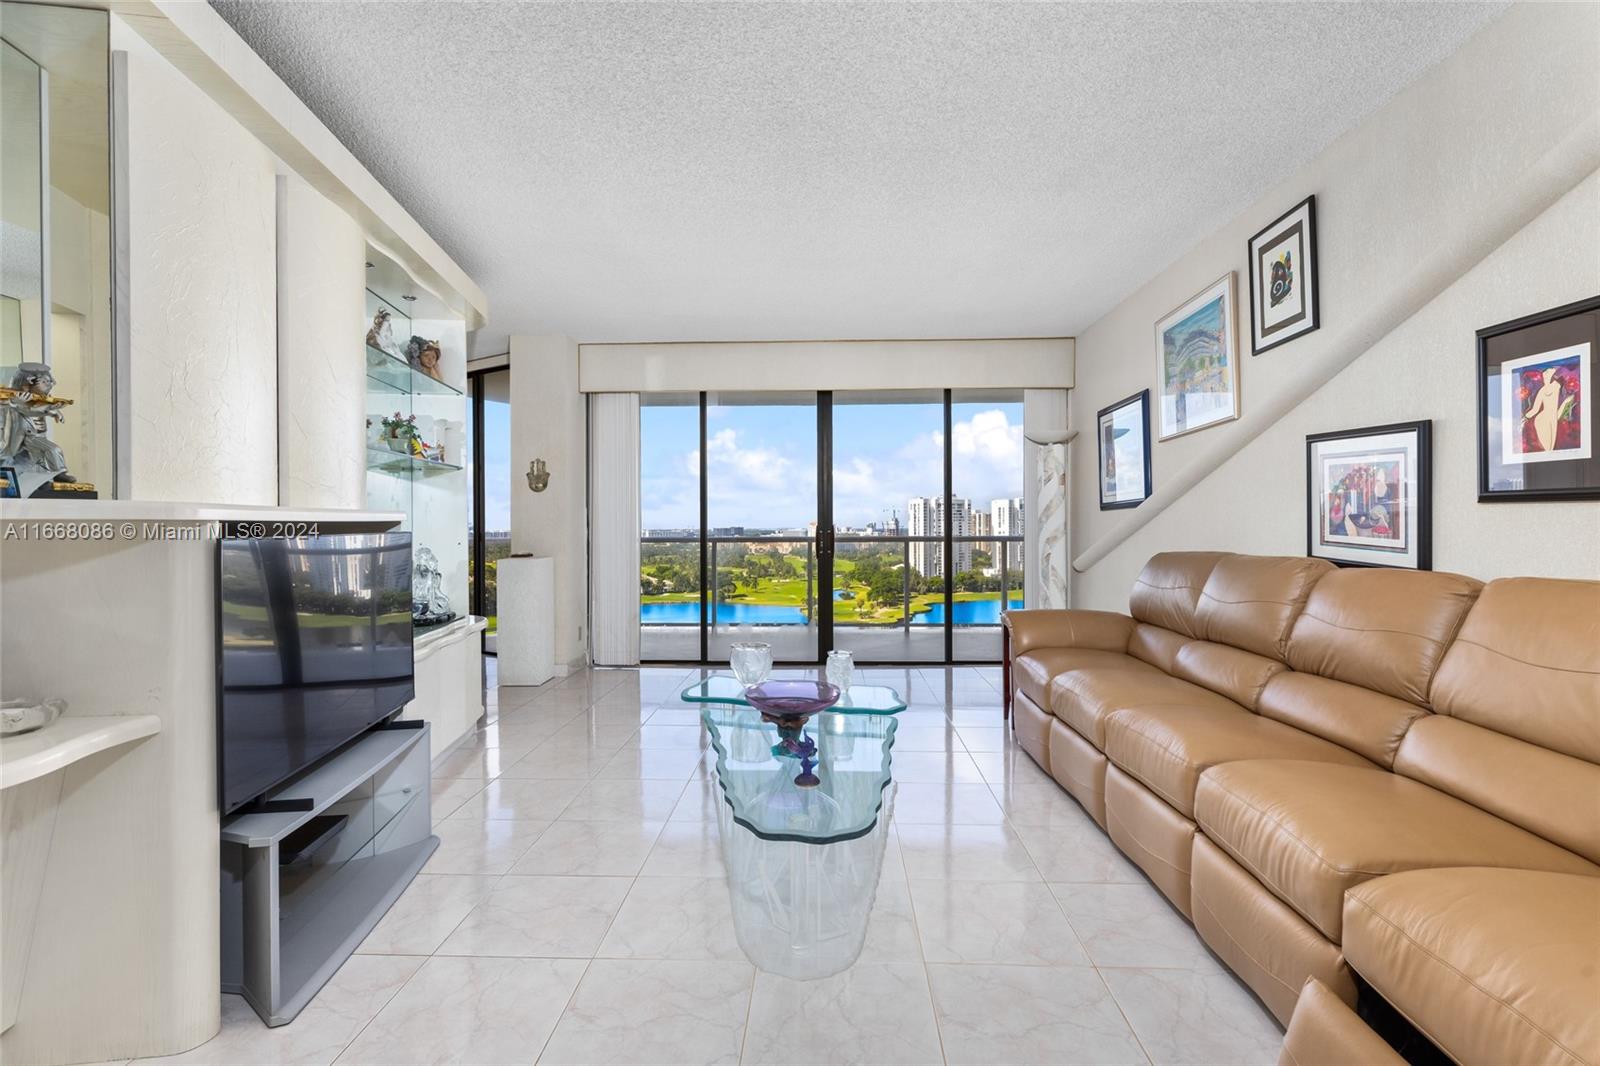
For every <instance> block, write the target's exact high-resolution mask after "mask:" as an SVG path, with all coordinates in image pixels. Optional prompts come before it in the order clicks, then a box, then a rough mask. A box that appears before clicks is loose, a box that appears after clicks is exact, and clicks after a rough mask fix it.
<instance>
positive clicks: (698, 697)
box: [679, 674, 906, 714]
mask: <svg viewBox="0 0 1600 1066" xmlns="http://www.w3.org/2000/svg"><path fill="white" fill-rule="evenodd" d="M679 698H680V699H682V700H683V701H684V702H685V703H731V704H735V705H737V706H740V707H748V706H750V704H749V702H748V701H747V700H746V699H745V698H744V686H743V685H741V684H739V679H738V678H736V677H734V676H732V675H731V674H712V675H711V676H710V677H708V678H705V679H704V680H701V681H696V682H695V683H694V684H692V685H690V686H689V687H688V688H686V689H684V690H683V692H682V693H681V694H680V695H679ZM905 709H906V703H905V700H903V699H901V698H900V693H898V692H896V691H895V690H894V689H892V688H889V687H888V686H887V685H851V686H850V687H849V688H847V689H845V690H844V692H843V693H842V694H841V695H840V696H839V702H838V703H836V704H834V705H833V706H832V707H830V708H828V710H829V711H830V712H833V713H837V714H898V713H899V712H901V711H903V710H905Z"/></svg>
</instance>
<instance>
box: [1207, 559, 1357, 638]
mask: <svg viewBox="0 0 1600 1066" xmlns="http://www.w3.org/2000/svg"><path fill="white" fill-rule="evenodd" d="M1332 569H1334V566H1333V564H1332V563H1330V562H1327V561H1325V560H1322V559H1304V558H1300V557H1298V556H1274V555H1230V556H1227V557H1226V558H1223V559H1219V560H1217V565H1216V566H1214V567H1213V568H1212V570H1211V576H1210V577H1208V578H1207V579H1206V584H1205V588H1203V589H1201V590H1200V602H1199V603H1198V604H1196V605H1195V611H1194V617H1195V623H1196V629H1197V632H1196V634H1195V635H1196V636H1199V637H1202V638H1204V639H1206V640H1214V641H1216V642H1217V643H1218V644H1232V645H1233V646H1234V647H1235V648H1243V649H1244V650H1245V651H1253V652H1255V653H1256V654H1257V655H1265V656H1267V657H1268V658H1269V659H1278V660H1282V659H1283V656H1284V644H1285V642H1286V641H1287V640H1288V637H1289V630H1290V628H1291V627H1292V626H1293V625H1294V621H1295V619H1296V618H1298V617H1299V615H1300V611H1301V608H1303V607H1304V606H1305V603H1306V597H1307V596H1309V595H1310V593H1311V586H1313V585H1315V584H1316V583H1317V579H1318V578H1320V577H1322V576H1323V575H1324V574H1326V573H1328V572H1329V571H1330V570H1332Z"/></svg>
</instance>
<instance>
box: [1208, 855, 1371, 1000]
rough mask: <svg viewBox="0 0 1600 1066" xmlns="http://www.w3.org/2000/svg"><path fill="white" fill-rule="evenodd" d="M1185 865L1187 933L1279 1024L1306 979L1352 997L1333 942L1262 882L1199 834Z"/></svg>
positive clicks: (1352, 985) (1350, 984)
mask: <svg viewBox="0 0 1600 1066" xmlns="http://www.w3.org/2000/svg"><path fill="white" fill-rule="evenodd" d="M1189 866H1190V871H1191V873H1190V884H1189V900H1190V906H1191V907H1192V908H1193V917H1194V928H1195V932H1197V933H1199V934H1200V938H1201V939H1202V940H1204V941H1205V942H1206V945H1207V946H1208V947H1210V948H1211V950H1212V951H1214V952H1216V953H1217V955H1218V957H1219V958H1221V959H1222V961H1223V962H1225V963H1227V964H1228V968H1229V969H1230V970H1232V971H1233V972H1234V973H1236V974H1238V975H1239V977H1240V978H1241V979H1242V980H1243V981H1244V983H1245V984H1247V985H1249V986H1250V988H1251V990H1252V991H1253V992H1255V994H1256V995H1258V996H1260V997H1261V1002H1262V1003H1265V1004H1266V1005H1267V1009H1268V1010H1270V1011H1271V1012H1272V1013H1273V1016H1274V1017H1276V1018H1277V1019H1278V1021H1279V1022H1281V1023H1283V1024H1285V1025H1287V1024H1288V1022H1289V1019H1290V1017H1291V1016H1292V1015H1293V1014H1294V1006H1295V1001H1296V1000H1298V999H1299V998H1300V990H1301V989H1302V988H1304V987H1305V983H1306V978H1308V977H1315V978H1316V979H1317V980H1319V981H1321V982H1322V983H1323V984H1325V985H1327V986H1328V988H1329V990H1330V991H1332V992H1333V993H1334V994H1335V995H1337V996H1338V997H1339V998H1341V999H1343V1000H1344V1001H1345V1002H1346V1003H1355V1001H1356V982H1355V978H1354V977H1353V976H1351V974H1350V967H1348V966H1346V965H1345V961H1344V952H1342V951H1340V950H1339V945H1337V944H1334V943H1330V942H1329V940H1328V938H1327V937H1325V936H1323V935H1322V934H1321V933H1319V932H1317V931H1316V930H1315V929H1313V928H1311V926H1310V925H1308V924H1307V923H1306V920H1305V919H1304V918H1302V917H1300V915H1298V914H1296V913H1295V912H1294V911H1293V910H1292V909H1290V907H1289V906H1288V905H1287V904H1285V903H1284V902H1283V900H1281V899H1279V898H1278V897H1277V896H1274V895H1273V894H1272V893H1271V892H1268V891H1267V890H1266V889H1264V888H1262V887H1261V883H1260V882H1259V881H1257V880H1256V879H1255V878H1253V877H1251V876H1250V874H1249V872H1248V871H1246V870H1245V869H1244V867H1242V866H1240V865H1239V864H1238V863H1236V862H1234V861H1233V860H1232V859H1230V858H1228V855H1227V853H1226V852H1224V851H1223V850H1222V849H1221V848H1219V847H1217V846H1216V845H1215V844H1213V843H1212V842H1211V841H1210V840H1208V839H1207V838H1206V835H1205V834H1204V833H1199V834H1196V836H1195V838H1194V853H1193V855H1192V856H1191V858H1190V862H1189Z"/></svg>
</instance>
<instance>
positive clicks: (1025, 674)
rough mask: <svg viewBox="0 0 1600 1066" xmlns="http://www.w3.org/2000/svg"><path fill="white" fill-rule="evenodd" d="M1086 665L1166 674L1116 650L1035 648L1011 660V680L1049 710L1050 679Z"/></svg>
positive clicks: (1029, 696) (1019, 689)
mask: <svg viewBox="0 0 1600 1066" xmlns="http://www.w3.org/2000/svg"><path fill="white" fill-rule="evenodd" d="M1086 666H1099V667H1106V668H1109V669H1112V670H1129V671H1136V672H1140V673H1147V674H1155V675H1159V676H1163V677H1164V676H1166V675H1164V674H1161V672H1160V671H1159V670H1157V669H1156V668H1155V667H1153V666H1151V665H1150V664H1149V663H1144V662H1140V661H1139V660H1138V659H1135V658H1133V657H1132V656H1131V655H1124V654H1123V653H1122V652H1120V651H1098V650H1096V649H1093V648H1038V649H1035V650H1034V651H1030V652H1027V653H1026V654H1023V655H1018V656H1017V657H1016V658H1014V659H1012V660H1011V683H1012V684H1013V685H1015V686H1016V687H1017V689H1018V691H1020V692H1023V693H1026V694H1027V696H1028V698H1029V699H1031V700H1032V701H1033V702H1034V703H1037V704H1038V705H1039V706H1040V707H1041V708H1043V709H1045V710H1049V709H1050V682H1051V681H1053V680H1055V678H1056V677H1057V675H1059V674H1063V673H1065V672H1066V671H1068V670H1074V669H1079V668H1082V667H1086Z"/></svg>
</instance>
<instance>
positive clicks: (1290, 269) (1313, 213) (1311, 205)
mask: <svg viewBox="0 0 1600 1066" xmlns="http://www.w3.org/2000/svg"><path fill="white" fill-rule="evenodd" d="M1249 258H1250V351H1251V352H1252V353H1253V354H1255V355H1260V354H1261V353H1262V352H1265V351H1270V350H1271V349H1273V348H1276V347H1277V346H1278V345H1280V344H1287V343H1288V342H1289V341H1292V340H1294V339H1295V338H1296V337H1299V336H1302V335H1303V334H1306V333H1310V332H1311V331H1312V330H1314V329H1316V328H1317V327H1318V326H1319V325H1321V321H1320V319H1319V318H1318V310H1317V198H1316V197H1315V196H1308V197H1306V198H1305V199H1304V200H1302V201H1300V202H1299V203H1298V204H1295V205H1294V206H1293V207H1291V208H1290V209H1289V210H1288V211H1286V212H1285V213H1284V214H1282V215H1280V216H1278V217H1277V218H1276V219H1274V220H1273V221H1272V222H1271V223H1269V224H1268V225H1267V227H1266V228H1265V229H1263V230H1262V231H1261V232H1260V233H1258V234H1256V235H1255V236H1254V237H1251V238H1250V244H1249Z"/></svg>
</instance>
